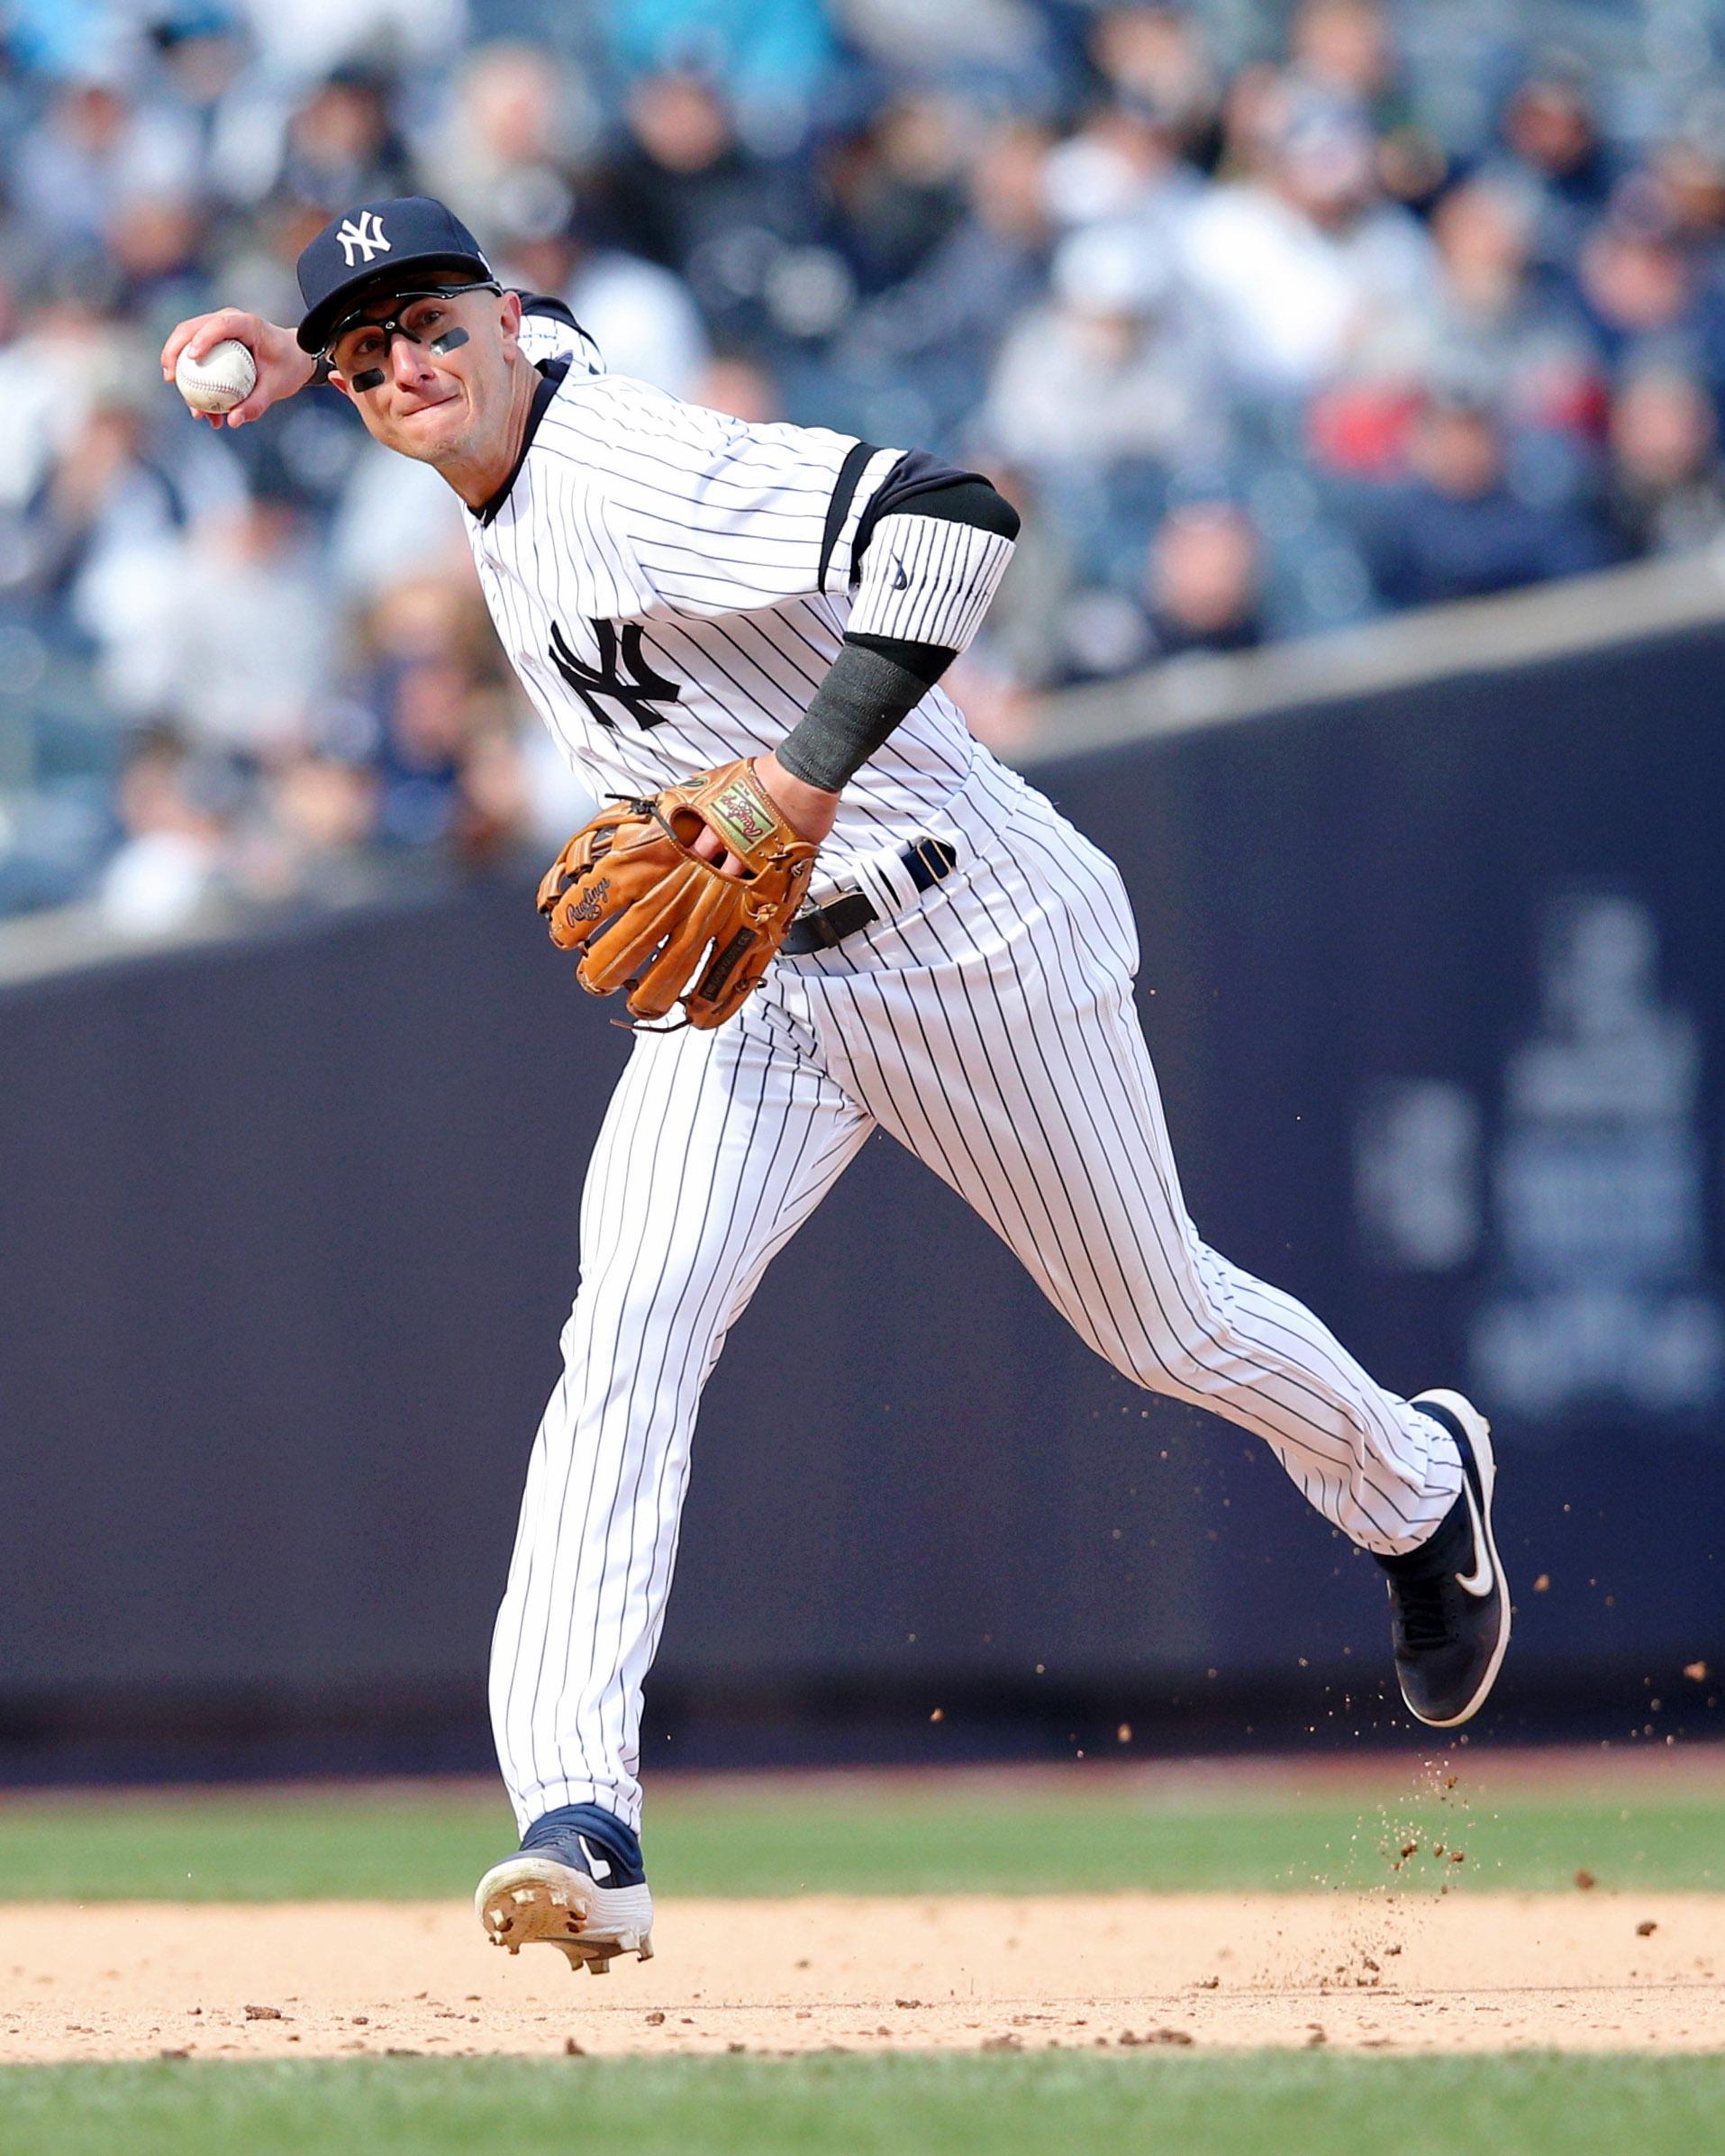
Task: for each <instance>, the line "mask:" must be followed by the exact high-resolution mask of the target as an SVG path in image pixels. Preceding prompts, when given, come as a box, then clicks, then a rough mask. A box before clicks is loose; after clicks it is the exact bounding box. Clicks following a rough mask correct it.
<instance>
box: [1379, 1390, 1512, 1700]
mask: <svg viewBox="0 0 1725 2156" xmlns="http://www.w3.org/2000/svg"><path fill="white" fill-rule="evenodd" d="M1408 1405H1410V1406H1411V1407H1417V1408H1418V1409H1419V1411H1420V1413H1421V1415H1427V1416H1429V1417H1430V1420H1431V1421H1432V1422H1434V1423H1439V1424H1442V1426H1443V1427H1444V1428H1445V1429H1446V1430H1447V1431H1448V1433H1449V1434H1450V1435H1451V1437H1453V1438H1454V1439H1455V1441H1456V1450H1457V1451H1458V1452H1459V1453H1460V1454H1461V1465H1462V1488H1461V1495H1460V1496H1458V1497H1457V1499H1456V1502H1455V1503H1454V1504H1453V1505H1452V1506H1450V1508H1449V1510H1448V1512H1447V1513H1446V1514H1445V1515H1444V1516H1443V1518H1442V1519H1441V1520H1440V1521H1439V1524H1438V1525H1437V1528H1436V1529H1435V1530H1434V1532H1433V1533H1432V1534H1431V1535H1430V1537H1429V1539H1428V1540H1427V1541H1425V1542H1421V1545H1420V1547H1419V1548H1418V1549H1417V1550H1410V1551H1408V1552H1407V1553H1406V1554H1405V1556H1402V1557H1380V1558H1379V1559H1378V1560H1377V1561H1378V1563H1379V1564H1380V1565H1382V1566H1383V1568H1384V1570H1385V1573H1386V1574H1387V1575H1388V1578H1389V1583H1390V1630H1391V1633H1392V1636H1393V1638H1394V1643H1395V1674H1396V1676H1397V1678H1399V1679H1400V1680H1401V1685H1402V1697H1403V1699H1405V1700H1406V1701H1407V1703H1408V1711H1409V1713H1410V1714H1412V1715H1418V1717H1419V1719H1420V1720H1421V1722H1425V1723H1429V1724H1430V1725H1431V1727H1432V1728H1433V1729H1454V1728H1455V1726H1456V1724H1457V1723H1458V1722H1466V1720H1467V1719H1468V1717H1469V1716H1470V1715H1475V1714H1477V1713H1478V1711H1479V1709H1480V1707H1481V1706H1483V1705H1484V1700H1485V1696H1486V1694H1487V1693H1488V1692H1489V1691H1490V1690H1491V1688H1492V1687H1493V1684H1494V1683H1495V1682H1496V1681H1497V1673H1498V1670H1499V1669H1501V1668H1502V1667H1503V1651H1504V1649H1505V1648H1506V1647H1507V1646H1508V1645H1509V1643H1510V1597H1509V1590H1508V1588H1507V1587H1506V1586H1505V1584H1504V1580H1503V1565H1502V1564H1501V1563H1500V1562H1499V1560H1498V1555H1497V1543H1496V1542H1495V1541H1494V1540H1493V1534H1492V1489H1493V1484H1494V1483H1495V1481H1496V1479H1497V1460H1496V1458H1495V1456H1494V1454H1493V1451H1492V1431H1491V1425H1490V1424H1489V1423H1487V1421H1486V1420H1485V1417H1484V1415H1481V1414H1480V1412H1479V1410H1478V1409H1477V1408H1476V1407H1475V1406H1474V1405H1473V1404H1472V1402H1471V1401H1468V1400H1465V1399H1464V1398H1463V1397H1462V1396H1461V1395H1460V1393H1458V1392H1422V1393H1421V1394H1419V1395H1417V1396H1416V1397H1415V1398H1413V1399H1412V1400H1411V1401H1410V1402H1409V1403H1408Z"/></svg>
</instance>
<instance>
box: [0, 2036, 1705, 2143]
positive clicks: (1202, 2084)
mask: <svg viewBox="0 0 1725 2156" xmlns="http://www.w3.org/2000/svg"><path fill="white" fill-rule="evenodd" d="M1721 2115H1725V2059H1720V2058H1718V2057H1712V2058H1666V2059H1653V2058H1648V2059H1643V2058H1630V2057H1612V2056H1593V2057H1558V2056H1556V2055H1553V2054H1550V2053H1522V2054H1520V2055H1507V2056H1503V2055H1500V2056H1485V2057H1480V2058H1456V2059H1360V2058H1357V2057H1347V2056H1342V2055H1325V2056H1314V2055H1312V2054H1311V2053H1306V2052H1276V2051H1265V2052H1245V2053H1233V2054H1223V2053H1218V2054H1214V2055H1212V2056H1208V2057H1203V2056H1187V2057H1180V2058H1162V2059H1146V2060H1120V2059H1099V2058H1080V2057H1077V2056H1076V2055H1074V2056H1062V2055H1060V2054H1058V2053H1056V2054H1049V2053H1047V2052H1040V2053H1037V2054H1034V2055H1031V2056H1028V2057H1024V2058H1019V2059H1014V2058H1005V2059H978V2058H976V2057H974V2056H968V2055H967V2056H962V2057H944V2058H940V2057H936V2058H931V2057H922V2058H896V2059H894V2058H888V2059H877V2058H859V2057H840V2056H832V2055H827V2056H817V2057H814V2058H812V2059H806V2060H783V2061H781V2060H734V2059H721V2060H703V2059H682V2060H639V2061H638V2060H555V2061H548V2062H540V2061H532V2060H453V2059H451V2060H419V2059H414V2060H405V2059H396V2060H355V2061H352V2062H343V2063H340V2064H333V2063H323V2062H319V2061H315V2060H307V2061H306V2062H305V2063H304V2064H303V2065H301V2064H297V2063H295V2064H290V2065H281V2064H267V2065H266V2064H246V2065H233V2066H222V2065H214V2064H211V2065H207V2066H204V2065H196V2064H189V2063H188V2064H171V2065H170V2064H163V2065H149V2066H82V2067H15V2068H12V2069H10V2070H4V2071H0V2145H4V2147H5V2150H6V2151H7V2156H86V2152H87V2156H113V2150H114V2149H115V2148H116V2147H119V2148H123V2149H124V2150H125V2151H126V2156H168V2152H169V2151H171V2152H172V2156H216V2151H222V2156H228V2152H230V2151H245V2156H289V2152H290V2151H291V2156H305V2152H307V2151H332V2152H340V2156H346V2152H347V2151H365V2156H405V2152H406V2151H413V2156H441V2152H443V2151H457V2150H464V2151H494V2150H497V2151H508V2156H536V2152H537V2151H553V2150H555V2151H571V2150H577V2149H580V2150H586V2149H595V2150H596V2149H608V2150H619V2151H627V2152H628V2156H776V2152H778V2151H785V2152H789V2151H795V2152H796V2156H1028V2152H1029V2151H1039V2152H1040V2151H1049V2152H1050V2156H1054V2152H1057V2151H1058V2156H1068V2152H1069V2151H1077V2150H1086V2149H1090V2150H1098V2151H1101V2150H1108V2151H1121V2156H1135V2152H1136V2151H1167V2152H1168V2156H1306V2152H1308V2151H1310V2152H1312V2156H1317V2152H1318V2151H1322V2156H1382V2152H1383V2151H1385V2150H1394V2151H1396V2156H1459V2152H1462V2151H1466V2156H1547V2152H1548V2151H1549V2152H1552V2156H1556V2152H1557V2151H1561V2156H1625V2151H1631V2150H1633V2151H1636V2156H1693V2152H1694V2151H1698V2150H1706V2149H1713V2148H1717V2147H1718V2146H1719V2139H1718V2135H1719V2131H1720V2117H1721Z"/></svg>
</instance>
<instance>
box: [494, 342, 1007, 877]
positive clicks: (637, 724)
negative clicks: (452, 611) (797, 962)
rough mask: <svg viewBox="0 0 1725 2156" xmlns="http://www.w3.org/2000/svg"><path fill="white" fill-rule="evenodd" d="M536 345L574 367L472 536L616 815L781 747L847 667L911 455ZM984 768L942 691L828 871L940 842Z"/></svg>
mask: <svg viewBox="0 0 1725 2156" xmlns="http://www.w3.org/2000/svg"><path fill="white" fill-rule="evenodd" d="M522 349H523V350H524V351H526V353H527V355H528V356H529V358H530V359H535V360H540V359H556V360H561V359H567V360H568V370H567V374H565V375H564V376H563V377H562V378H561V379H560V380H558V379H557V378H555V376H553V375H549V374H548V376H547V377H546V379H545V382H544V384H543V385H542V387H541V388H540V392H539V394H538V396H536V398H535V401H534V416H533V420H532V422H531V423H530V426H529V432H528V441H527V443H526V446H525V448H524V450H523V452H522V459H521V461H520V462H519V464H518V465H517V467H516V468H515V470H514V472H513V474H512V476H511V478H509V480H508V481H507V482H506V483H505V485H504V487H502V488H500V489H499V491H498V494H497V495H496V496H494V497H493V498H492V500H491V501H490V502H488V503H486V505H485V506H484V508H483V509H481V510H479V511H477V512H474V513H472V514H469V516H468V537H469V539H470V541H471V543H472V546H473V552H474V559H475V560H476V562H477V566H478V571H479V581H480V584H481V587H483V589H484V592H485V596H486V604H487V605H488V606H489V608H490V611H491V615H492V619H493V621H494V622H495V624H496V628H497V632H498V635H499V637H500V638H501V640H502V641H503V645H504V650H506V651H507V652H508V654H509V657H510V660H511V661H512V663H513V666H514V668H515V670H516V672H517V673H518V674H519V675H520V677H521V678H522V682H523V683H524V684H525V686H526V688H527V691H528V694H529V696H531V698H532V701H533V703H534V705H536V707H537V708H538V710H539V712H540V715H541V716H542V717H543V718H544V720H545V723H546V724H547V725H548V726H549V728H550V730H551V732H552V734H553V735H554V737H555V738H556V740H557V741H558V743H559V744H560V746H561V747H562V749H563V751H564V753H565V754H566V755H567V758H568V760H569V761H570V763H571V765H572V766H573V767H574V769H575V772H576V775H577V778H580V779H581V780H582V782H583V783H584V785H585V786H586V787H587V788H588V790H589V791H590V792H591V793H592V794H593V795H594V796H595V798H598V799H601V800H603V799H604V798H605V797H606V796H610V795H614V794H637V793H642V794H650V793H652V792H654V791H656V790H657V789H658V787H662V786H665V785H667V784H675V783H678V782H680V781H682V780H684V779H687V778H693V777H694V776H695V775H696V774H697V773H699V772H702V771H705V770H709V769H712V768H713V766H714V765H715V764H721V763H724V762H727V761H729V760H731V758H732V757H737V756H749V755H760V754H765V753H766V751H768V750H769V749H773V748H776V746H777V745H778V744H779V742H780V741H783V740H784V738H785V734H786V733H787V732H789V731H790V729H791V728H792V727H793V726H794V724H795V723H796V722H797V720H798V719H799V718H801V716H802V715H803V709H804V707H805V706H806V705H807V704H808V701H809V699H810V697H811V696H813V693H814V690H815V687H816V686H817V685H818V684H819V682H820V681H821V679H822V676H823V675H824V674H825V673H826V671H827V669H828V668H829V667H830V666H831V663H832V661H833V660H834V659H835V658H836V657H837V655H838V652H839V650H840V642H841V640H842V638H843V634H844V631H845V626H846V623H847V622H848V621H849V618H850V614H851V610H852V604H853V596H852V590H851V586H852V579H853V568H854V562H853V548H854V542H855V541H856V537H857V532H858V524H859V523H860V522H861V520H862V517H863V514H864V511H865V509H866V508H867V505H868V503H869V501H870V499H871V497H872V496H874V494H875V493H876V489H877V488H878V487H880V485H881V483H882V481H883V480H885V478H886V476H887V474H888V473H889V472H890V471H891V470H892V468H893V467H894V465H895V464H896V463H897V461H898V459H899V458H900V456H901V454H902V452H901V451H899V450H892V449H883V450H874V451H872V452H868V451H866V450H865V449H864V448H863V445H860V444H858V442H856V441H854V440H853V438H852V437H850V436H849V435H845V434H838V433H832V432H828V431H827V430H826V429H824V428H818V427H815V428H810V427H796V426H790V425H783V424H774V425H765V426H760V425H749V424H746V423H744V422H743V421H741V420H738V419H731V418H728V417H725V416H724V415H722V414H719V413H716V412H709V411H706V410H704V409H703V408H702V407H700V406H698V405H687V404H684V403H682V402H681V401H680V400H679V399H677V398H676V397H673V396H667V395H666V394H665V393H664V392H663V391H662V390H658V389H655V388H652V387H649V385H648V384H646V383H644V382H638V381H633V380H630V379H628V378H623V377H621V376H613V375H608V374H606V373H605V372H604V368H603V365H602V363H601V362H600V360H599V359H598V355H597V353H596V352H595V350H594V348H593V346H592V345H591V343H590V342H589V341H587V340H586V338H585V335H584V334H583V333H582V332H571V331H570V329H569V327H568V325H567V323H562V322H559V321H558V320H556V319H555V318H553V317H550V316H540V315H536V314H530V315H528V316H527V317H525V318H524V320H523V323H522ZM841 481H842V484H841ZM853 482H854V484H853ZM835 490H836V495H835ZM836 497H837V498H836ZM912 522H914V523H918V524H920V526H921V527H922V531H923V532H926V533H928V534H930V535H931V543H932V544H934V545H937V546H942V545H948V544H950V545H953V546H956V547H960V548H962V547H963V546H965V545H966V544H967V543H969V542H970V541H973V540H974V539H976V538H979V537H982V536H984V535H978V534H971V533H969V532H967V529H966V528H965V527H960V526H954V525H951V524H944V525H943V524H940V523H933V522H931V520H929V519H926V518H923V519H920V520H911V519H902V520H898V522H897V525H896V526H895V528H902V527H903V525H905V524H909V523H912ZM886 528H887V525H886V522H885V521H883V523H882V526H881V530H882V531H883V532H885V530H886ZM945 535H950V537H949V538H948V537H947V536H945ZM987 543H988V544H989V545H991V546H994V547H1000V548H1005V546H1006V542H1004V541H993V540H989V541H987ZM1007 550H1010V549H1007ZM992 589H993V579H990V580H989V583H988V590H989V591H992ZM985 596H986V595H984V597H983V599H981V600H979V601H978V602H977V604H976V606H975V609H974V612H975V614H980V613H981V611H982V605H984V604H985ZM859 625H860V624H859ZM974 626H975V622H974V619H973V620H971V621H970V622H969V623H968V628H970V629H974ZM898 633H901V634H903V633H912V634H913V633H914V631H913V630H905V629H900V630H899V631H898ZM938 641H945V640H944V639H942V640H938ZM951 641H954V642H955V643H956V642H958V641H959V639H958V636H956V635H955V636H954V637H953V638H952V640H951ZM979 763H981V764H987V765H992V763H993V759H992V758H991V757H990V756H989V754H988V751H986V750H985V749H984V748H983V747H982V746H981V744H980V743H979V742H978V741H976V738H975V736H974V735H973V734H972V733H971V732H970V730H969V728H968V726H967V724H966V723H965V719H964V715H963V714H962V713H961V712H960V711H959V710H958V706H957V705H955V704H954V703H953V702H952V700H951V698H950V697H949V696H946V695H945V694H944V693H943V692H942V691H941V690H940V688H939V687H935V688H933V689H931V690H930V692H929V694H928V695H927V696H925V697H924V698H923V699H922V703H921V704H920V705H918V706H917V707H916V709H915V710H914V711H912V713H911V714H910V715H909V716H908V717H907V718H906V719H905V720H904V721H903V723H902V724H901V725H900V726H899V727H898V728H897V729H896V731H895V732H894V734H893V735H892V737H891V739H890V740H889V741H887V742H886V743H885V746H884V747H883V748H881V749H880V750H878V751H876V754H875V755H874V756H873V757H871V758H870V760H869V761H868V762H867V765H865V767H864V768H863V769H862V770H860V771H859V772H858V774H857V776H856V777H855V778H853V779H852V780H851V782H850V784H849V787H847V788H846V790H845V793H844V796H843V798H842V800H841V802H840V808H839V815H838V821H837V823H836V824H835V826H834V829H833V832H832V833H831V837H830V838H829V839H828V840H827V841H825V843H824V844H823V846H822V869H823V871H827V872H831V870H832V869H842V868H843V866H844V863H845V861H846V860H847V858H849V859H853V860H854V859H858V858H862V857H867V856H869V855H878V854H880V853H881V852H882V851H884V850H886V849H889V848H893V847H895V846H898V845H901V844H903V842H904V841H907V840H909V839H912V838H913V837H915V836H916V835H918V834H919V833H920V832H925V831H928V830H929V829H931V827H933V828H934V829H936V830H939V829H940V828H941V826H942V823H943V821H944V819H943V817H942V813H941V812H942V810H943V809H944V808H946V807H947V806H948V805H950V804H951V803H953V802H954V801H955V799H956V797H957V796H958V795H959V794H960V792H961V791H962V790H963V789H964V788H965V787H966V786H967V782H968V781H969V780H970V778H972V777H973V775H975V774H976V771H977V766H978V764H979ZM1002 776H1004V775H1003V774H1002Z"/></svg>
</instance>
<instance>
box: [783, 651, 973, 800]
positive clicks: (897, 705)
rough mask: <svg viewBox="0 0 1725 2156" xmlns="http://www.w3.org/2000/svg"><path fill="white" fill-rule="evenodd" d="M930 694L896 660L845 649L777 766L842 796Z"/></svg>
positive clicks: (793, 731)
mask: <svg viewBox="0 0 1725 2156" xmlns="http://www.w3.org/2000/svg"><path fill="white" fill-rule="evenodd" d="M945 656H946V655H945V654H942V657H943V658H944V657H945ZM928 693H929V684H928V681H927V680H926V679H925V678H923V677H922V676H921V675H919V674H916V673H913V672H912V669H910V668H909V667H906V666H901V665H900V664H899V662H898V660H895V659H888V658H887V657H886V656H885V653H884V652H880V651H871V650H868V649H867V647H866V646H865V645H862V644H854V643H846V644H845V645H844V646H843V647H842V649H841V650H840V653H839V656H838V657H837V659H835V660H833V662H832V665H831V668H830V669H828V672H827V677H826V679H825V680H824V681H822V684H821V686H820V687H819V688H817V689H816V690H815V692H814V695H813V697H812V698H811V699H810V703H809V707H808V709H807V711H805V712H804V713H803V716H802V717H801V718H800V719H799V720H798V721H797V723H796V724H795V725H794V727H793V728H792V729H791V731H790V732H789V733H788V734H787V735H786V736H785V740H784V741H782V742H781V743H780V745H779V751H778V760H779V761H780V763H782V764H783V765H784V767H785V769H786V770H787V771H789V772H790V773H791V775H792V777H793V778H800V779H802V780H803V784H804V785H805V786H818V787H824V788H825V790H826V791H827V792H828V793H830V794H837V793H840V792H841V791H842V790H843V788H844V787H845V786H846V785H847V784H848V783H849V780H850V779H851V778H854V777H855V776H856V774H857V773H858V771H859V770H860V769H862V767H863V766H864V764H866V763H867V761H868V760H869V758H870V757H871V756H872V755H873V754H874V753H875V751H876V749H878V748H879V747H880V745H881V743H882V742H883V741H885V739H886V737H887V735H888V734H890V733H891V732H892V731H893V729H894V727H895V726H896V725H897V724H898V723H899V722H900V720H901V719H903V717H904V716H905V714H906V713H908V712H910V711H912V710H914V709H915V707H916V705H919V704H920V703H921V702H922V699H923V697H924V696H927V694H928Z"/></svg>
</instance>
